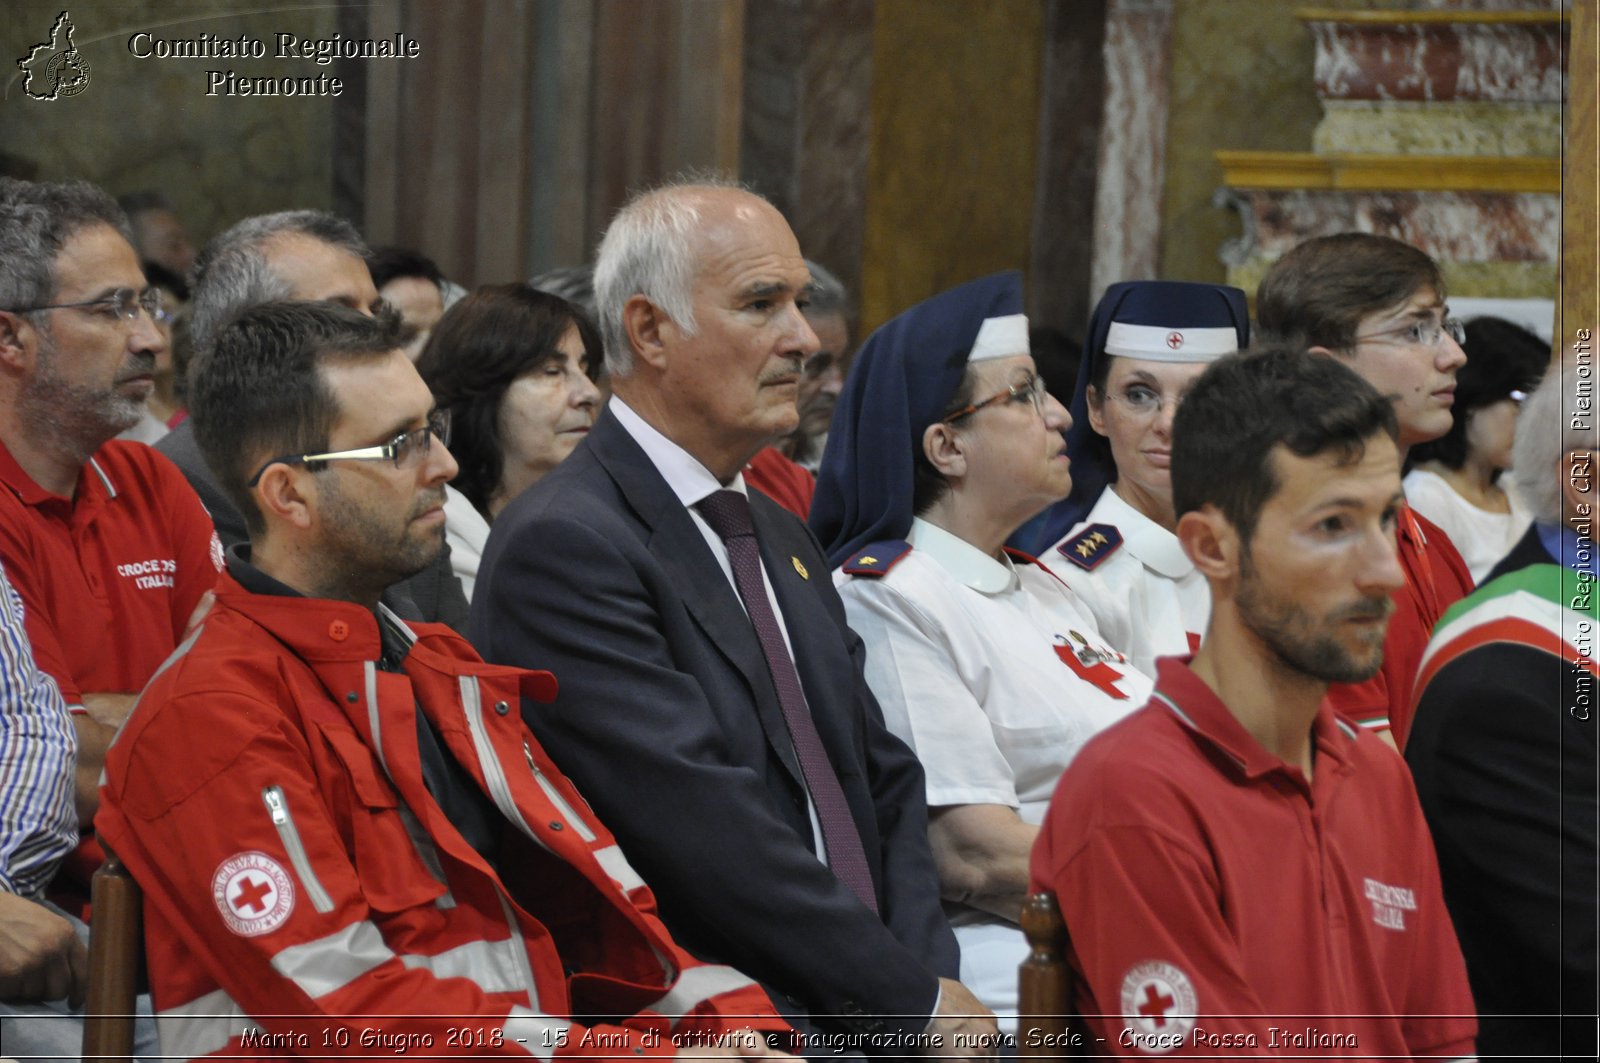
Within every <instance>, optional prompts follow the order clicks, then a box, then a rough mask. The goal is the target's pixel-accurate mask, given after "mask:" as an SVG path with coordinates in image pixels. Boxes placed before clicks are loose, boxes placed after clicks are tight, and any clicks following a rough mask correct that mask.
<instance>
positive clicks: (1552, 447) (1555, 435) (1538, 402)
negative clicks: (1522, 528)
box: [1511, 331, 1596, 524]
mask: <svg viewBox="0 0 1600 1063" xmlns="http://www.w3.org/2000/svg"><path fill="white" fill-rule="evenodd" d="M1592 334H1593V333H1592V331H1591V335H1592ZM1594 399H1595V364H1594V352H1593V350H1592V349H1591V350H1590V351H1589V352H1588V354H1587V355H1586V356H1585V358H1584V360H1583V361H1582V362H1580V361H1579V360H1578V356H1577V354H1576V353H1575V352H1572V351H1568V352H1567V355H1566V357H1564V358H1562V359H1560V360H1559V361H1557V362H1554V363H1552V364H1551V366H1550V368H1549V369H1548V370H1547V371H1546V372H1545V374H1544V379H1543V380H1541V381H1540V382H1539V386H1538V387H1537V388H1536V389H1534V392H1533V394H1532V395H1529V396H1528V398H1527V400H1526V401H1524V402H1523V404H1522V410H1521V412H1519V413H1518V414H1517V434H1516V439H1515V440H1514V442H1513V443H1512V444H1511V467H1512V469H1513V470H1514V472H1515V474H1516V478H1517V486H1516V490H1517V493H1518V494H1520V495H1521V496H1522V501H1523V502H1524V503H1526V504H1527V507H1528V512H1529V513H1530V514H1532V516H1533V519H1534V520H1536V521H1541V522H1543V523H1545V524H1562V523H1565V520H1566V518H1565V515H1564V514H1563V512H1562V509H1563V507H1562V504H1561V480H1562V477H1563V476H1565V475H1566V470H1565V469H1563V468H1562V463H1561V459H1562V458H1563V457H1564V456H1565V455H1567V454H1570V453H1572V452H1573V451H1574V450H1594V449H1596V435H1595V402H1594Z"/></svg>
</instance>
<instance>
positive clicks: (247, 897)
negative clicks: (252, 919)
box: [229, 878, 274, 915]
mask: <svg viewBox="0 0 1600 1063" xmlns="http://www.w3.org/2000/svg"><path fill="white" fill-rule="evenodd" d="M273 892H274V891H273V888H272V883H270V882H257V881H256V880H255V879H249V878H247V879H245V880H244V881H243V882H241V883H239V892H238V893H235V894H234V895H233V896H232V897H231V898H229V899H230V901H231V903H232V904H233V906H234V908H235V909H237V910H239V911H243V910H244V909H245V907H246V906H248V907H249V909H250V913H251V914H252V915H254V914H256V913H257V912H260V911H262V910H264V909H265V908H266V907H267V898H269V897H271V896H272V894H273Z"/></svg>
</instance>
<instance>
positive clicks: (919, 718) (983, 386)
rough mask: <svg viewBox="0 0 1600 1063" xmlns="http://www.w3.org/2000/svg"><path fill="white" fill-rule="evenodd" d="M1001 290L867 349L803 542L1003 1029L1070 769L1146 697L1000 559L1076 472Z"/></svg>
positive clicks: (932, 308) (1046, 581) (1009, 292)
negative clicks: (1058, 794)
mask: <svg viewBox="0 0 1600 1063" xmlns="http://www.w3.org/2000/svg"><path fill="white" fill-rule="evenodd" d="M1069 424H1070V418H1069V417H1068V415H1067V411H1066V410H1065V409H1064V408H1063V407H1062V406H1061V405H1060V403H1058V402H1056V401H1055V400H1054V399H1052V398H1051V397H1050V395H1049V393H1048V392H1047V391H1045V389H1044V385H1043V382H1042V381H1041V380H1040V379H1039V377H1038V375H1037V370H1036V367H1035V366H1034V362H1033V358H1032V356H1031V355H1030V353H1029V347H1028V323H1027V318H1026V317H1025V316H1024V315H1023V313H1022V283H1021V278H1020V276H1019V275H1018V274H1015V273H1006V274H1000V275H997V276H993V277H986V278H983V279H982V280H977V281H972V282H970V283H968V284H964V285H962V286H961V287H958V288H955V289H952V290H951V291H948V292H945V293H943V294H942V295H938V296H935V297H934V298H932V299H929V300H927V301H926V302H923V303H921V304H919V305H917V306H915V307H913V308H911V309H910V310H908V311H906V312H905V313H903V314H901V315H900V316H899V317H897V318H895V319H894V320H893V321H890V322H889V323H888V324H886V325H884V326H883V327H882V328H881V329H879V330H878V331H877V332H875V333H874V334H873V335H872V337H871V338H869V339H868V340H867V342H866V343H865V344H863V345H862V348H861V350H860V352H859V353H858V354H857V355H856V360H855V363H854V365H853V367H852V368H851V371H850V378H849V379H848V380H847V381H846V382H845V386H844V390H843V392H842V393H841V394H840V396H839V400H838V404H837V406H836V407H835V410H834V418H833V423H832V425H831V426H830V429H829V435H828V446H827V450H826V452H825V453H824V455H823V459H822V466H821V470H820V474H819V477H818V483H817V493H816V498H815V500H814V502H813V504H812V510H811V523H812V526H813V528H814V529H815V530H816V532H817V536H818V538H819V539H820V540H821V541H822V543H823V544H824V546H825V547H826V549H827V552H828V557H829V560H830V561H832V562H833V563H834V564H835V565H837V566H839V567H838V569H837V570H836V572H835V577H834V578H835V583H836V584H837V585H838V586H839V594H840V597H841V598H842V599H843V600H844V605H845V613H846V616H847V617H848V619H849V622H850V626H851V628H852V629H853V630H855V631H856V632H857V633H858V634H859V635H860V636H861V638H862V640H863V641H864V642H865V643H866V649H867V654H866V676H867V683H868V685H869V686H870V687H871V688H872V692H873V694H874V695H875V696H876V697H877V699H878V702H879V704H880V705H881V706H882V708H883V713H884V718H885V720H886V721H887V723H888V725H889V728H890V730H892V731H894V733H895V734H896V735H898V736H899V737H900V738H901V739H903V740H904V741H905V742H906V743H907V744H908V745H910V746H911V747H912V749H913V750H915V752H916V754H917V756H918V758H919V759H920V760H921V761H922V764H923V769H924V772H925V774H926V776H927V779H926V790H927V800H928V806H929V808H928V820H929V840H930V842H931V847H932V849H933V854H934V860H935V863H936V864H937V866H938V872H939V878H940V887H941V891H942V892H943V895H944V897H945V898H946V902H947V903H946V912H947V914H948V915H949V916H950V920H951V924H952V925H953V926H954V927H955V932H956V939H957V940H958V941H959V942H960V944H961V981H962V982H963V983H964V984H966V985H967V986H969V987H971V989H972V991H973V992H974V993H976V994H977V996H978V998H979V999H980V1000H982V1001H983V1002H984V1003H985V1004H986V1005H988V1006H989V1007H990V1008H992V1009H993V1010H994V1012H995V1015H996V1017H997V1018H999V1019H1000V1022H1001V1027H1002V1028H1003V1029H1007V1030H1014V1029H1015V1025H1016V1010H1017V964H1018V963H1019V962H1021V960H1022V959H1023V958H1024V957H1025V956H1026V955H1027V945H1026V943H1025V942H1024V940H1023V936H1022V931H1021V930H1020V929H1019V927H1018V926H1017V920H1018V917H1019V914H1020V907H1021V903H1022V900H1023V898H1024V897H1025V895H1026V893H1027V887H1028V854H1029V852H1030V850H1031V848H1032V845H1033V840H1034V838H1035V837H1036V835H1037V834H1038V824H1039V822H1040V820H1041V819H1042V818H1043V815H1044V811H1045V808H1046V807H1047V806H1048V804H1049V801H1050V795H1051V794H1052V792H1053V791H1054V789H1055V784H1056V781H1057V779H1058V778H1059V777H1060V775H1061V772H1062V770H1063V769H1064V768H1065V767H1066V766H1067V764H1068V763H1069V762H1070V761H1071V760H1072V758H1073V756H1075V755H1076V753H1077V752H1078V750H1079V749H1081V748H1082V747H1083V745H1084V744H1085V743H1086V742H1087V741H1088V740H1089V739H1090V738H1092V737H1093V736H1094V735H1095V734H1097V733H1098V732H1099V731H1101V730H1103V729H1104V728H1105V727H1107V726H1109V725H1110V724H1112V723H1114V722H1116V721H1117V720H1119V719H1121V718H1122V717H1123V716H1125V715H1126V714H1128V713H1130V712H1132V711H1133V710H1135V709H1137V708H1139V707H1140V706H1142V705H1143V704H1144V703H1145V701H1146V699H1147V698H1148V697H1149V696H1150V690H1151V683H1150V680H1149V679H1148V678H1146V676H1144V675H1143V674H1141V673H1140V672H1139V671H1137V670H1136V669H1134V668H1133V667H1131V666H1130V665H1129V664H1128V662H1127V660H1126V658H1125V657H1124V656H1123V655H1122V654H1120V653H1119V652H1118V651H1117V649H1116V648H1115V646H1114V645H1112V644H1110V643H1109V642H1108V640H1106V639H1104V638H1102V637H1101V636H1100V634H1099V633H1098V632H1097V631H1096V629H1095V624H1094V619H1093V617H1092V616H1091V615H1090V614H1089V613H1088V611H1087V610H1085V609H1084V608H1083V606H1082V604H1081V603H1080V602H1079V600H1078V599H1077V597H1076V596H1075V595H1074V594H1073V592H1072V591H1071V589H1070V588H1068V587H1067V585H1066V584H1064V583H1063V582H1062V581H1061V580H1060V579H1058V578H1057V576H1056V574H1055V573H1052V572H1051V571H1050V570H1049V569H1048V568H1046V567H1045V566H1043V565H1041V564H1038V563H1037V562H1035V561H1034V559H1032V558H1030V557H1027V556H1026V555H1022V554H1014V553H1009V552H1007V551H1006V550H1005V549H1004V543H1005V541H1006V539H1007V537H1008V536H1010V535H1011V534H1013V533H1014V532H1015V531H1016V529H1017V528H1018V526H1020V525H1021V524H1022V522H1023V521H1025V520H1026V519H1027V518H1028V517H1029V516H1030V515H1031V514H1033V513H1036V512H1038V511H1039V510H1040V509H1041V508H1043V507H1044V506H1045V505H1048V504H1049V503H1051V502H1056V501H1059V500H1060V499H1062V498H1064V497H1065V496H1066V495H1067V492H1068V491H1069V489H1070V488H1071V484H1072V474H1071V472H1070V471H1069V462H1068V459H1067V456H1066V442H1065V439H1064V437H1063V433H1064V431H1065V430H1066V428H1067V427H1068V425H1069Z"/></svg>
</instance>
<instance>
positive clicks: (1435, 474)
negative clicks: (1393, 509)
mask: <svg viewBox="0 0 1600 1063" xmlns="http://www.w3.org/2000/svg"><path fill="white" fill-rule="evenodd" d="M1465 331H1466V336H1465V338H1464V340H1463V341H1462V344H1461V347H1462V350H1464V351H1466V353H1467V364H1466V365H1464V366H1462V367H1461V368H1460V369H1458V370H1456V395H1455V399H1456V401H1455V406H1454V409H1453V412H1454V414H1455V420H1454V421H1453V422H1452V423H1451V425H1450V431H1448V432H1446V433H1445V434H1444V435H1442V436H1440V437H1439V438H1438V439H1435V440H1433V441H1431V442H1428V443H1418V444H1417V445H1416V446H1414V447H1412V448H1411V453H1410V455H1409V456H1408V457H1409V464H1410V466H1411V471H1410V472H1408V473H1407V474H1406V478H1405V492H1406V501H1407V502H1408V503H1409V504H1410V506H1411V508H1412V509H1415V510H1416V511H1417V512H1418V513H1421V514H1422V515H1423V516H1424V517H1427V518H1428V519H1429V520H1431V521H1433V522H1434V523H1435V524H1437V525H1438V526H1439V527H1440V528H1442V529H1444V533H1445V534H1446V535H1447V536H1449V537H1450V541H1451V542H1452V543H1453V544H1455V548H1456V550H1457V551H1458V552H1460V554H1461V559H1462V560H1463V561H1465V562H1466V563H1467V570H1468V571H1469V572H1471V573H1472V580H1473V582H1474V583H1476V582H1478V581H1479V580H1482V579H1483V577H1484V576H1486V575H1487V574H1488V573H1489V570H1490V569H1492V568H1494V566H1495V564H1496V563H1497V562H1499V560H1500V559H1501V558H1503V557H1505V556H1506V554H1508V553H1510V551H1511V548H1512V547H1513V546H1515V545H1517V541H1518V540H1519V539H1521V538H1522V535H1523V533H1524V532H1526V531H1527V530H1528V525H1529V523H1530V522H1531V521H1532V518H1531V517H1530V516H1529V515H1528V512H1527V511H1526V510H1525V509H1523V507H1522V500H1521V499H1520V498H1518V497H1517V493H1516V491H1515V489H1514V487H1513V484H1512V478H1511V473H1510V469H1511V438H1512V436H1513V434H1515V432H1516V427H1517V411H1518V408H1519V407H1520V406H1521V404H1522V399H1523V397H1524V396H1525V394H1526V393H1527V392H1529V391H1532V390H1533V388H1534V385H1536V384H1537V383H1538V382H1539V379H1540V378H1541V377H1542V376H1543V375H1544V371H1545V368H1546V367H1547V366H1548V365H1549V364H1550V344H1548V343H1546V342H1545V341H1544V340H1542V339H1540V338H1539V337H1538V336H1535V335H1534V334H1533V333H1531V332H1529V331H1528V330H1527V329H1525V328H1522V327H1521V326H1520V325H1513V324H1512V323H1511V322H1509V321H1505V320H1503V319H1501V318H1498V317H1480V318H1474V319H1473V320H1471V321H1469V322H1467V324H1466V330H1465Z"/></svg>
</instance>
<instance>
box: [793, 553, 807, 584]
mask: <svg viewBox="0 0 1600 1063" xmlns="http://www.w3.org/2000/svg"><path fill="white" fill-rule="evenodd" d="M789 560H790V561H793V562H794V570H795V571H796V572H798V573H800V578H801V579H810V578H811V573H809V572H807V571H806V566H804V565H802V564H801V563H800V559H799V558H798V557H791V558H789Z"/></svg>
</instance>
